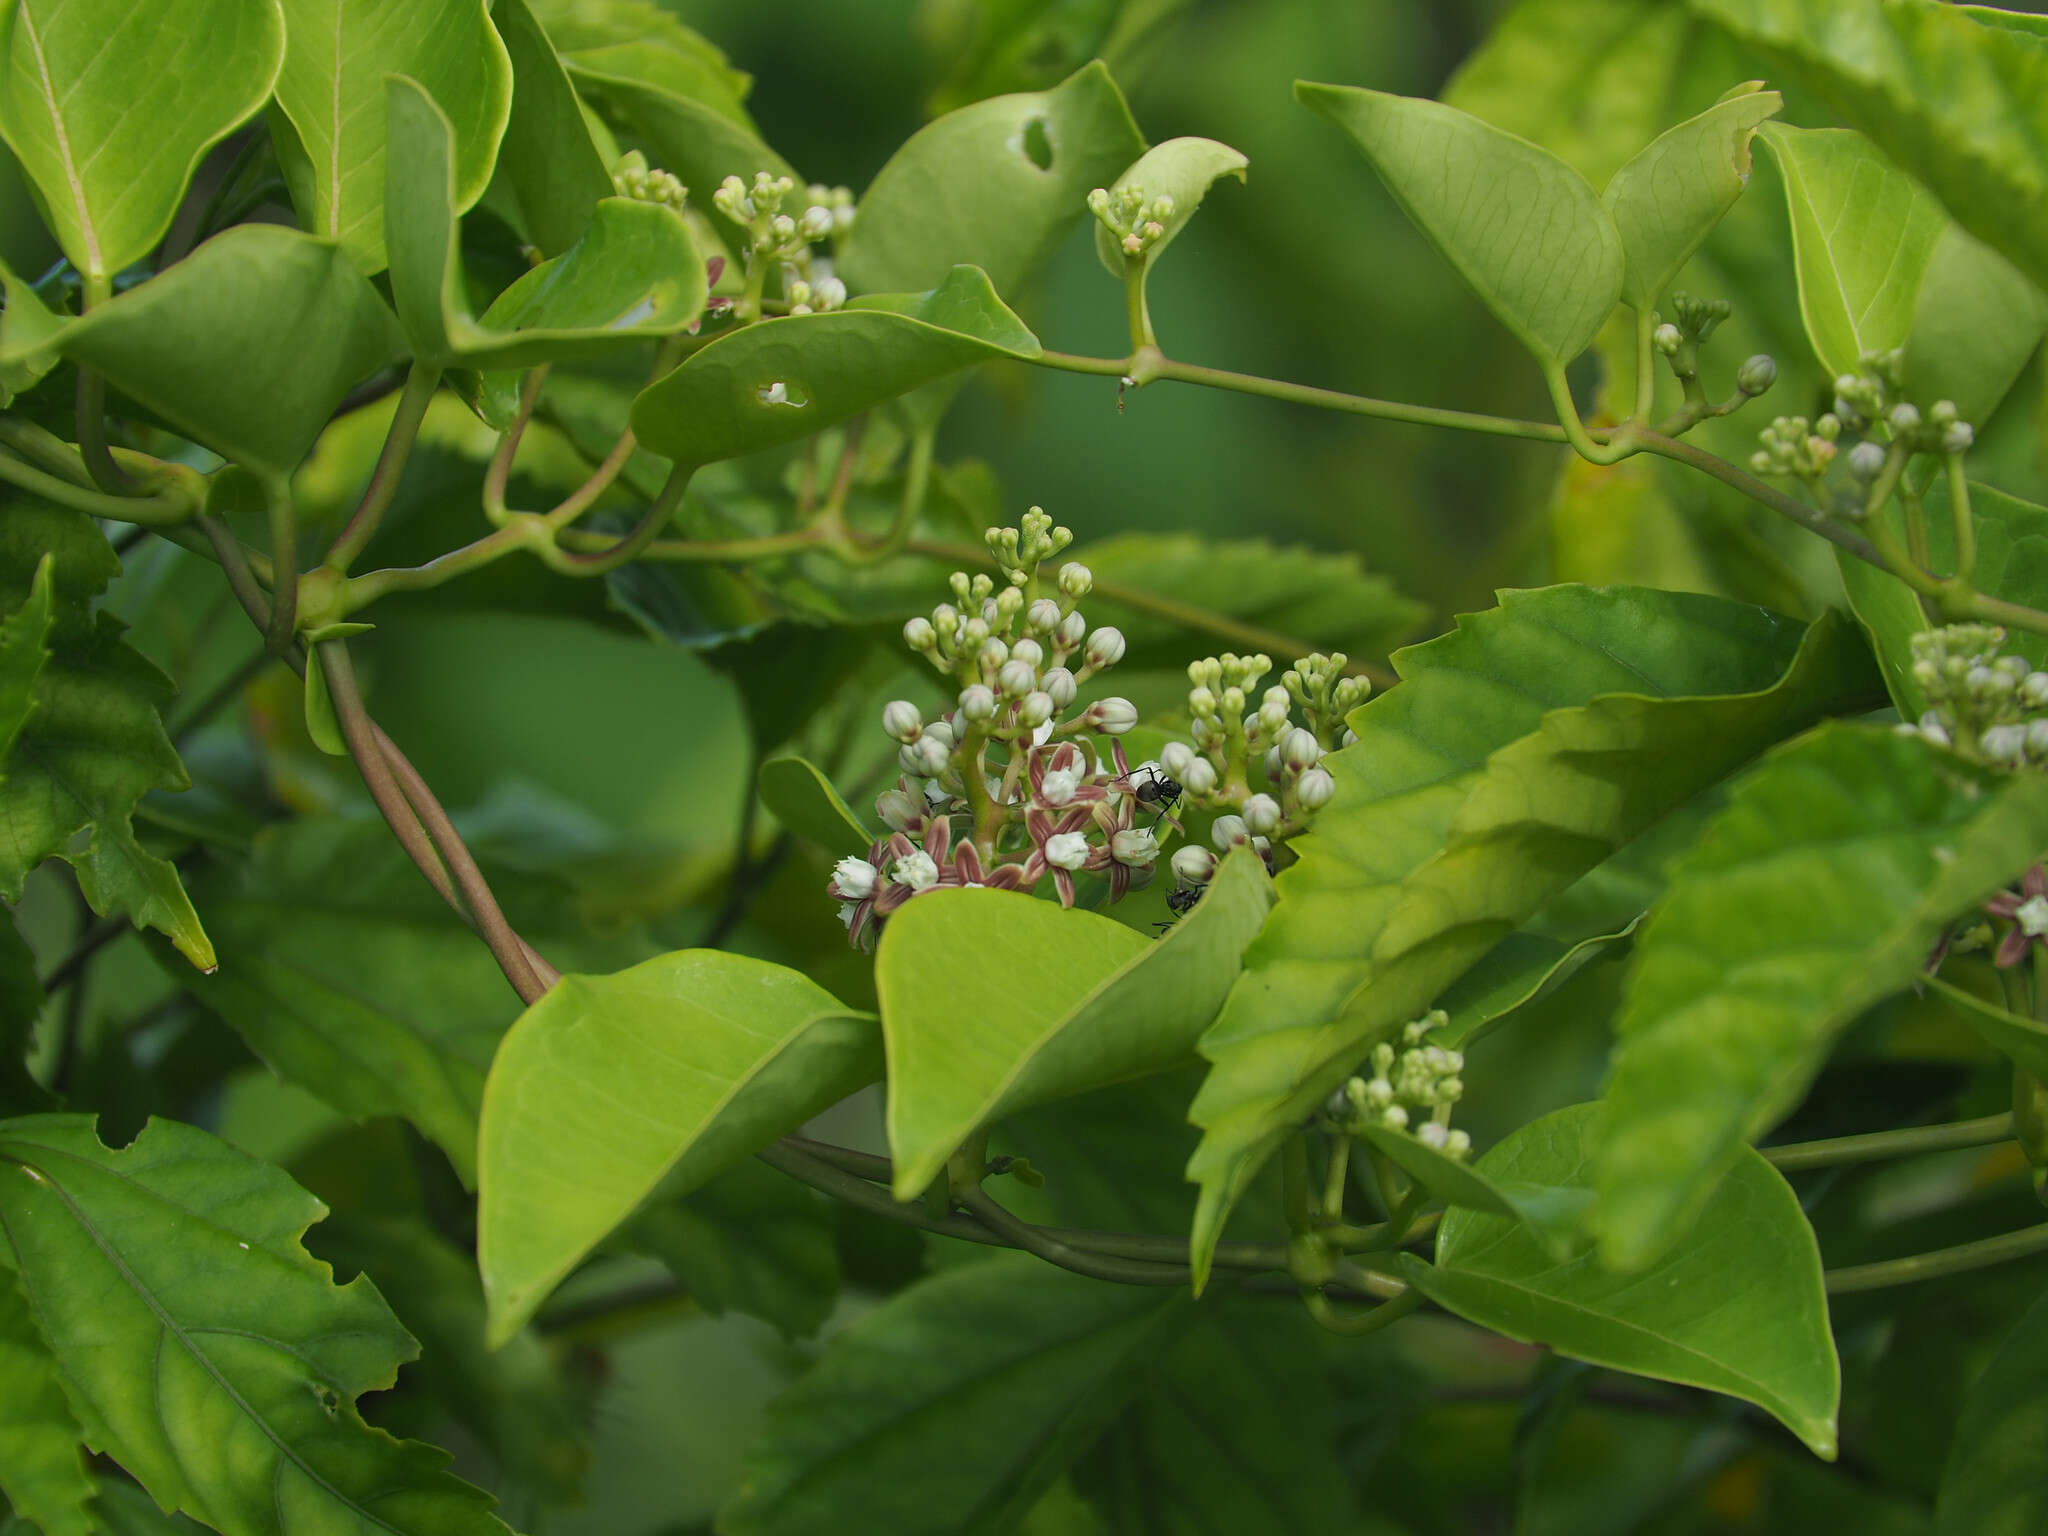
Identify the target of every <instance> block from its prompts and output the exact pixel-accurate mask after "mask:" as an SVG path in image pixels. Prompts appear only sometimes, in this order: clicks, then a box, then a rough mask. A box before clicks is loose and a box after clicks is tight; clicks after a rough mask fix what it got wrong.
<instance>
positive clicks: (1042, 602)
mask: <svg viewBox="0 0 2048 1536" xmlns="http://www.w3.org/2000/svg"><path fill="white" fill-rule="evenodd" d="M1024 627H1025V629H1027V630H1029V631H1030V632H1031V633H1032V634H1034V635H1049V634H1051V633H1052V632H1053V631H1054V630H1056V629H1058V628H1059V627H1060V605H1059V604H1058V603H1056V602H1054V601H1053V600H1052V599H1051V598H1049V597H1041V598H1039V599H1038V600H1037V601H1036V602H1034V603H1033V604H1032V605H1031V606H1030V607H1029V608H1026V609H1025V610H1024Z"/></svg>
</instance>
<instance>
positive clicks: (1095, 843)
mask: <svg viewBox="0 0 2048 1536" xmlns="http://www.w3.org/2000/svg"><path fill="white" fill-rule="evenodd" d="M985 537H986V540H987V544H988V549H989V553H990V555H991V556H992V557H993V558H994V560H995V561H996V563H997V565H998V566H999V567H1000V568H1001V569H1002V572H1003V578H1004V579H1003V583H1002V585H1000V586H998V584H997V582H996V580H995V578H993V577H990V576H986V575H977V576H969V575H968V574H967V573H966V572H964V571H956V572H954V573H953V575H952V578H951V581H950V585H951V587H952V599H953V600H952V601H951V602H943V603H940V604H939V605H938V606H937V607H935V608H933V609H932V612H931V617H930V618H924V617H918V618H913V619H912V620H910V622H909V623H907V624H905V625H904V626H903V638H904V641H905V643H907V644H908V645H909V646H910V648H911V649H912V650H913V651H916V652H917V653H918V654H920V655H922V656H923V657H924V658H925V659H926V661H928V662H929V663H930V664H931V665H932V667H933V669H934V670H936V671H937V672H938V673H939V674H940V675H941V676H943V677H944V678H945V679H946V683H947V686H948V688H949V689H952V690H956V691H955V693H954V701H953V702H954V707H953V708H952V709H951V710H949V711H948V712H947V713H945V714H944V715H942V716H940V717H939V718H938V719H935V720H930V721H927V720H926V719H925V718H924V717H923V713H922V712H921V711H920V710H919V709H918V707H917V706H916V705H915V704H913V703H911V702H910V701H909V700H908V699H898V700H895V701H894V702H892V703H891V704H889V705H888V706H887V707H886V708H885V709H884V710H883V711H882V728H883V729H884V730H885V731H887V732H888V733H889V735H890V736H892V737H893V738H894V739H895V740H896V742H897V743H898V747H897V766H898V767H899V768H901V769H902V777H901V778H900V779H898V780H897V782H896V785H895V786H894V787H893V788H891V789H887V790H884V791H883V792H882V794H881V795H880V796H879V797H878V798H877V799H876V801H875V813H876V815H878V816H879V817H880V818H881V819H882V821H883V823H884V824H885V825H886V826H888V827H889V828H890V829H891V836H890V837H888V838H886V839H884V840H883V841H882V842H879V843H877V844H876V845H875V846H874V848H872V849H871V850H870V851H869V856H868V857H867V858H866V859H864V860H863V859H848V860H844V861H842V862H841V864H840V866H839V868H838V869H837V870H836V871H835V872H834V873H833V877H832V881H831V883H830V885H829V887H828V890H829V893H830V894H831V895H832V896H833V897H834V898H835V899H836V900H838V901H839V902H840V903H841V904H842V906H841V915H842V916H844V917H845V918H846V922H847V931H848V935H849V937H850V938H851V939H852V941H853V942H855V943H860V942H862V941H863V939H864V938H866V937H867V936H869V935H870V934H871V933H872V932H873V920H875V919H879V918H882V917H886V916H887V915H888V914H889V913H890V912H891V911H893V910H894V909H895V908H896V907H898V906H901V905H902V903H903V902H905V901H907V900H909V899H910V897H912V896H914V895H916V894H917V893H918V892H919V891H924V890H931V889H934V888H937V887H940V886H946V885H954V886H997V887H1007V888H1009V889H1013V890H1029V889H1030V888H1031V887H1033V886H1035V885H1036V884H1037V883H1038V882H1039V881H1040V880H1041V879H1043V878H1044V877H1046V876H1047V875H1050V876H1051V877H1052V882H1053V887H1054V889H1055V890H1056V891H1057V892H1058V894H1059V898H1060V901H1061V903H1062V904H1063V905H1069V906H1071V905H1072V904H1073V901H1074V896H1075V885H1074V877H1075V876H1076V875H1077V874H1080V873H1083V872H1087V873H1090V874H1095V875H1099V876H1101V877H1102V878H1103V879H1104V880H1105V881H1106V882H1107V884H1108V886H1109V895H1110V898H1111V899H1112V900H1120V899H1121V898H1122V897H1123V896H1124V895H1125V894H1126V893H1127V892H1128V891H1130V890H1132V889H1135V888H1137V887H1140V886H1143V885H1145V884H1147V883H1149V882H1150V880H1151V879H1152V876H1153V873H1154V871H1155V868H1156V866H1157V863H1158V860H1159V855H1160V832H1161V828H1162V826H1170V827H1174V828H1175V829H1177V823H1174V822H1173V821H1172V818H1171V816H1170V815H1169V814H1168V813H1167V809H1166V807H1165V806H1164V805H1163V804H1162V805H1159V806H1158V807H1157V808H1156V809H1155V808H1154V806H1153V805H1152V804H1151V803H1149V802H1150V801H1152V800H1156V799H1157V796H1156V794H1154V793H1153V792H1152V786H1153V785H1154V784H1156V783H1158V782H1160V781H1161V780H1163V778H1164V775H1163V774H1162V773H1161V772H1160V770H1159V767H1158V765H1157V764H1153V763H1144V764H1140V765H1139V766H1138V767H1137V768H1135V769H1134V768H1132V766H1131V764H1130V762H1129V760H1128V759H1127V758H1126V756H1125V754H1124V750H1123V744H1122V743H1121V742H1120V741H1115V740H1113V739H1112V740H1111V741H1110V742H1109V743H1108V749H1107V758H1105V755H1104V752H1103V750H1102V748H1101V747H1099V746H1098V744H1097V741H1096V739H1095V738H1097V737H1110V738H1115V737H1117V736H1121V735H1122V734H1124V733H1125V732H1126V731H1128V730H1130V729H1131V727H1132V726H1134V725H1136V724H1137V720H1138V712H1137V709H1136V708H1135V707H1134V706H1133V705H1132V704H1131V702H1130V700H1128V699H1122V698H1100V699H1097V700H1095V701H1094V702H1093V703H1091V704H1088V705H1086V706H1085V707H1082V708H1079V709H1076V708H1075V707H1074V706H1075V703H1076V700H1077V699H1078V697H1079V694H1080V690H1081V689H1082V687H1083V686H1084V685H1085V684H1087V683H1088V682H1089V681H1090V680H1091V679H1093V678H1094V677H1096V676H1097V675H1099V674H1101V673H1103V672H1106V671H1108V670H1109V669H1110V668H1111V667H1114V666H1115V665H1116V664H1117V662H1119V661H1120V660H1122V659H1123V655H1124V649H1125V646H1124V637H1123V635H1122V633H1121V632H1120V631H1118V630H1117V629H1115V628H1114V627H1112V626H1109V625H1103V626H1100V627H1098V628H1092V629H1091V628H1090V627H1089V624H1088V621H1087V619H1086V617H1085V616H1084V615H1083V614H1082V613H1081V611H1080V609H1079V607H1078V606H1077V605H1078V604H1079V602H1080V601H1081V599H1083V598H1085V597H1086V596H1087V595H1088V594H1089V592H1090V591H1091V590H1092V588H1093V585H1094V577H1093V576H1092V575H1091V574H1090V572H1089V571H1088V568H1087V567H1086V566H1083V565H1080V564H1078V563H1076V562H1074V561H1067V562H1066V563H1064V564H1063V565H1061V566H1060V567H1059V570H1058V574H1057V575H1056V577H1055V578H1054V579H1053V580H1052V581H1051V582H1050V583H1048V582H1046V581H1045V579H1044V578H1043V577H1042V576H1041V575H1040V574H1039V568H1040V566H1041V565H1043V564H1044V563H1045V562H1046V561H1048V560H1050V559H1052V558H1053V557H1054V556H1056V555H1058V554H1059V553H1060V552H1061V551H1062V550H1064V549H1065V548H1066V547H1067V545H1068V544H1070V543H1071V542H1072V541H1073V535H1072V534H1071V533H1069V532H1068V531H1067V530H1066V529H1065V528H1056V527H1054V526H1053V523H1052V519H1051V518H1050V517H1048V516H1046V514H1045V513H1044V512H1043V511H1042V510H1040V509H1039V508H1037V507H1033V508H1032V509H1031V510H1030V511H1029V512H1027V513H1025V514H1024V517H1023V519H1022V526H1021V527H1020V528H991V529H989V530H988V531H987V534H986V535H985ZM949 849H950V850H951V857H950V859H949V858H948V856H947V854H948V850H949Z"/></svg>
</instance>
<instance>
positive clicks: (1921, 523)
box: [1899, 475, 1929, 571]
mask: <svg viewBox="0 0 2048 1536" xmlns="http://www.w3.org/2000/svg"><path fill="white" fill-rule="evenodd" d="M1899 505H1900V506H1901V507H1903V508H1905V512H1906V553H1907V555H1908V556H1910V557H1911V559H1912V561H1913V563H1914V564H1915V565H1917V566H1919V567H1920V568H1921V569H1922V570H1923V571H1924V570H1927V569H1928V568H1929V566H1928V553H1927V508H1926V507H1925V506H1924V505H1922V503H1921V500H1920V492H1919V491H1918V490H1917V489H1916V488H1915V487H1914V485H1913V480H1912V477H1911V476H1910V475H1909V476H1905V477H1903V478H1901V479H1900V481H1899Z"/></svg>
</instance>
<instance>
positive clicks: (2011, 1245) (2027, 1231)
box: [1826, 1223, 2048, 1296]
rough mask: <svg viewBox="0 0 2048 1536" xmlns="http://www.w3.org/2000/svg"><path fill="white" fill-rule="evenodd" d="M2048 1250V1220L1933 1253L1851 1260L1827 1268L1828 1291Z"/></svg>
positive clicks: (1932, 1276) (1927, 1276)
mask: <svg viewBox="0 0 2048 1536" xmlns="http://www.w3.org/2000/svg"><path fill="white" fill-rule="evenodd" d="M2043 1252H2048V1223H2043V1224H2042V1225H2040V1226H2038V1227H2026V1228H2023V1229H2021V1230H2020V1231H2018V1232H2007V1233H2004V1234H2002V1235H2000V1236H1998V1237H1987V1238H1984V1239H1982V1240H1981V1241H1979V1242H1974V1243H1962V1244H1959V1245H1957V1246H1956V1247H1954V1248H1939V1249H1936V1250H1935V1251H1934V1252H1933V1253H1916V1254H1914V1255H1912V1256H1911V1257H1910V1258H1904V1259H1883V1260H1880V1261H1879V1262H1877V1263H1875V1264H1852V1265H1850V1266H1849V1267H1848V1268H1846V1269H1831V1270H1829V1271H1828V1272H1827V1277H1826V1278H1827V1288H1828V1294H1829V1295H1831V1296H1840V1295H1843V1294H1845V1293H1847V1292H1850V1291H1874V1290H1878V1289H1881V1288H1882V1287H1884V1286H1888V1285H1911V1284H1913V1283H1915V1282H1916V1281H1920V1280H1938V1279H1941V1278H1942V1277H1943V1276H1945V1275H1960V1274H1964V1273H1966V1272H1968V1271H1970V1270H1973V1269H1984V1268H1987V1267H1989V1266H1990V1265H1993V1264H2005V1263H2008V1262H2010V1261H2011V1260H2013V1259H2023V1258H2026V1257H2028V1256H2029V1255H2031V1254H2036V1253H2043Z"/></svg>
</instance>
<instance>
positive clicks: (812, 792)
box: [758, 757, 875, 854]
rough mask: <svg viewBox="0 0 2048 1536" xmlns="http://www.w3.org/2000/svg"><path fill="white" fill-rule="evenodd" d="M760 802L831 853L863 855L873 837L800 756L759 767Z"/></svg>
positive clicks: (772, 759)
mask: <svg viewBox="0 0 2048 1536" xmlns="http://www.w3.org/2000/svg"><path fill="white" fill-rule="evenodd" d="M758 782H759V785H760V790H761V803H762V804H763V805H765V806H766V807H767V808H768V810H769V812H770V813H771V814H772V815H773V816H774V817H775V819H776V820H777V821H779V822H781V823H782V824H783V825H784V826H785V827H787V828H789V830H790V831H792V832H794V833H796V834H797V836H799V837H806V838H809V839H810V840H811V841H812V842H814V843H816V844H817V845H818V846H819V847H820V848H823V849H825V850H826V851H827V852H830V853H860V854H864V853H866V852H867V850H868V849H869V848H870V847H871V846H872V845H873V844H874V841H875V839H874V837H873V835H872V834H870V833H869V831H868V829H867V828H866V827H864V826H862V825H861V824H860V818H859V817H858V816H856V815H854V813H853V810H852V808H851V807H849V806H848V805H847V803H846V802H845V801H844V800H842V799H840V797H839V791H838V790H836V789H834V788H833V787H832V781H831V780H830V779H828V778H826V777H825V775H824V774H823V772H821V771H820V770H819V769H818V768H817V767H816V766H815V765H813V764H811V763H807V762H805V761H804V760H803V759H802V758H800V757H771V758H770V759H768V761H767V762H765V763H763V764H762V765H761V773H760V778H759V781H758Z"/></svg>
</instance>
